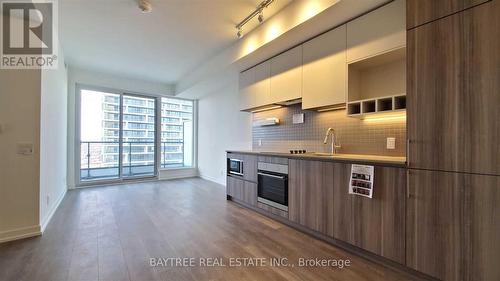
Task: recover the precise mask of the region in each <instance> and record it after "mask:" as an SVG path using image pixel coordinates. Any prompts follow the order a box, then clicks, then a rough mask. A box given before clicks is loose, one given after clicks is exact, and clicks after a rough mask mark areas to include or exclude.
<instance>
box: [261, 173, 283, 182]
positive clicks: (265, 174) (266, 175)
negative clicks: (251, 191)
mask: <svg viewBox="0 0 500 281" xmlns="http://www.w3.org/2000/svg"><path fill="white" fill-rule="evenodd" d="M257 174H258V175H261V176H264V177H271V178H276V179H282V180H284V179H285V177H284V176H275V175H271V174H267V173H260V172H259V173H257Z"/></svg>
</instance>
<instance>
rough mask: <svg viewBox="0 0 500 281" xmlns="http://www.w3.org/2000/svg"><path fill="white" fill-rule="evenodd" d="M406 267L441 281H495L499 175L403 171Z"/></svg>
mask: <svg viewBox="0 0 500 281" xmlns="http://www.w3.org/2000/svg"><path fill="white" fill-rule="evenodd" d="M408 184H409V199H408V203H407V204H408V209H407V224H406V226H407V231H406V233H407V237H406V239H407V240H406V263H407V266H408V267H411V268H413V269H416V270H418V271H421V272H424V273H426V274H429V275H431V276H433V277H436V278H439V279H441V280H500V266H498V261H499V260H500V223H499V222H500V205H499V204H498V202H500V176H487V175H476V174H463V173H452V172H438V171H426V170H409V175H408Z"/></svg>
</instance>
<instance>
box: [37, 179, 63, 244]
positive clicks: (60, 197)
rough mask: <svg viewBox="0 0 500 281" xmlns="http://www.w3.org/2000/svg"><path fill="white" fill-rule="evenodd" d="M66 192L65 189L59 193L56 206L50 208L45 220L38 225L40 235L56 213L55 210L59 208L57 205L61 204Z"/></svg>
mask: <svg viewBox="0 0 500 281" xmlns="http://www.w3.org/2000/svg"><path fill="white" fill-rule="evenodd" d="M66 191H67V190H66V189H65V190H64V192H63V193H61V196H59V198H57V202H56V204H54V206H53V207H52V209H51V210H50V211H49V214H48V215H47V216H46V217H45V219H44V220H43V221H42V223H41V224H40V225H41V231H42V234H43V232H44V231H45V228H46V227H47V225H48V224H49V222H50V220H51V219H52V216H53V215H54V213H55V212H56V210H57V208H59V205H60V204H61V202H62V200H63V199H64V196H66Z"/></svg>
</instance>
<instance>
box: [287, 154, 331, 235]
mask: <svg viewBox="0 0 500 281" xmlns="http://www.w3.org/2000/svg"><path fill="white" fill-rule="evenodd" d="M288 198H289V200H288V218H289V219H290V220H291V221H293V222H296V223H298V224H300V225H303V226H305V227H307V228H309V229H312V230H315V231H318V232H321V233H323V234H325V235H328V236H332V237H333V163H332V162H321V161H306V160H295V159H290V160H289V186H288Z"/></svg>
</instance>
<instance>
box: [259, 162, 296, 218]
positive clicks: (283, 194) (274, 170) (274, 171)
mask: <svg viewBox="0 0 500 281" xmlns="http://www.w3.org/2000/svg"><path fill="white" fill-rule="evenodd" d="M257 175H258V185H257V201H258V202H260V203H263V204H267V205H269V206H272V207H275V208H277V209H280V210H283V211H287V212H288V165H282V164H273V163H265V162H259V163H258V164H257Z"/></svg>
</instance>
